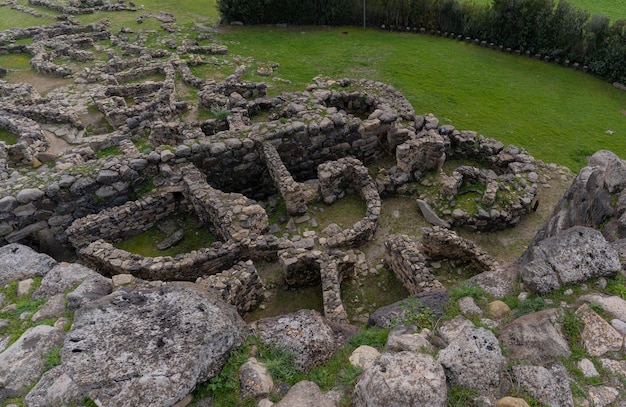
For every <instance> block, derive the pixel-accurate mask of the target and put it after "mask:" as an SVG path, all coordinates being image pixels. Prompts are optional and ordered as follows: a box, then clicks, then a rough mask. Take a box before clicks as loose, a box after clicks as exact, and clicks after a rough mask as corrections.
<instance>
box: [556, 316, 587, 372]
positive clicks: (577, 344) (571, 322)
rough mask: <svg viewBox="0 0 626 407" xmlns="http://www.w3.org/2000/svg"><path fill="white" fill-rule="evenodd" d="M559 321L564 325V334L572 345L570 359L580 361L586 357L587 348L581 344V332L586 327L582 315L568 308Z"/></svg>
mask: <svg viewBox="0 0 626 407" xmlns="http://www.w3.org/2000/svg"><path fill="white" fill-rule="evenodd" d="M559 322H560V323H561V325H562V326H563V334H564V335H565V338H567V341H568V343H569V346H570V350H571V351H572V355H571V356H570V357H569V360H571V361H574V362H578V361H580V360H581V359H582V358H584V357H585V350H584V349H583V347H582V345H581V339H580V334H581V333H582V331H583V328H584V327H585V324H584V323H583V321H582V319H581V318H580V316H578V315H576V313H575V312H574V311H573V310H570V309H567V310H565V313H564V314H563V316H562V317H561V318H560V319H559Z"/></svg>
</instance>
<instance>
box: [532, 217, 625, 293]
mask: <svg viewBox="0 0 626 407" xmlns="http://www.w3.org/2000/svg"><path fill="white" fill-rule="evenodd" d="M620 269H621V265H620V262H619V256H618V254H617V252H616V251H615V249H614V248H613V247H612V246H611V245H610V244H609V243H608V242H607V241H606V239H605V238H604V237H603V236H602V234H601V233H600V232H599V231H598V230H595V229H592V228H588V227H584V226H575V227H572V228H569V229H567V230H565V231H563V232H561V233H560V234H559V235H557V236H554V237H550V238H547V239H545V240H542V241H541V242H539V244H537V245H536V246H533V247H531V248H529V249H528V251H527V252H526V253H525V255H524V256H523V257H522V259H521V276H522V280H523V281H524V284H526V286H527V287H528V288H529V289H530V290H532V291H535V292H539V293H547V292H550V291H553V290H556V289H558V288H559V287H561V285H564V284H574V283H581V282H584V281H587V280H588V279H590V278H593V277H601V276H613V275H615V274H616V273H617V272H618V271H619V270H620Z"/></svg>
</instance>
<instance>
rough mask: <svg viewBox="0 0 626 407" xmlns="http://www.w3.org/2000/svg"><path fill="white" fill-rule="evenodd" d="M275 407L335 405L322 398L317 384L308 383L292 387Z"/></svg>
mask: <svg viewBox="0 0 626 407" xmlns="http://www.w3.org/2000/svg"><path fill="white" fill-rule="evenodd" d="M274 406H275V407H302V406H307V407H335V403H333V402H332V401H331V400H329V399H327V398H326V397H324V395H323V394H322V392H321V390H320V388H319V387H318V385H317V384H315V383H313V382H309V381H302V382H298V383H296V384H294V385H293V387H292V388H291V389H289V392H288V393H287V394H286V395H285V397H283V399H282V400H281V401H280V402H278V403H276V404H274Z"/></svg>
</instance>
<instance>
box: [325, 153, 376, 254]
mask: <svg viewBox="0 0 626 407" xmlns="http://www.w3.org/2000/svg"><path fill="white" fill-rule="evenodd" d="M317 171H318V180H319V189H320V194H321V195H322V199H323V200H324V202H326V203H328V204H331V203H333V202H334V201H335V200H336V199H337V198H341V197H343V196H345V195H346V193H358V194H359V195H360V196H361V197H362V198H363V200H365V207H366V209H365V216H364V217H363V219H361V220H360V221H358V222H357V223H355V224H354V225H352V227H351V228H348V229H345V230H342V231H341V232H339V233H332V234H330V235H329V236H328V239H327V241H326V245H327V246H329V247H338V246H346V245H349V246H357V247H358V246H360V245H361V244H363V243H365V242H367V241H368V240H370V239H371V238H372V236H373V235H374V232H375V231H376V228H377V227H378V220H379V216H380V206H381V201H380V195H379V194H378V190H377V188H376V184H374V181H373V180H372V178H371V177H370V176H369V173H368V172H367V168H365V167H364V166H363V165H362V164H361V162H360V161H359V160H357V159H354V158H350V157H346V158H341V159H339V160H337V161H330V162H327V163H324V164H321V165H320V166H319V167H318V169H317Z"/></svg>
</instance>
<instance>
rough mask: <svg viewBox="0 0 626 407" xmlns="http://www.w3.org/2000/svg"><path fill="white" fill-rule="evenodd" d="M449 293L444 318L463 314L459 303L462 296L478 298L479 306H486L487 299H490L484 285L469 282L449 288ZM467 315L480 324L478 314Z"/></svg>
mask: <svg viewBox="0 0 626 407" xmlns="http://www.w3.org/2000/svg"><path fill="white" fill-rule="evenodd" d="M448 295H449V296H450V299H449V300H448V304H447V305H446V309H445V311H444V315H443V319H445V320H448V319H453V318H454V317H456V316H457V315H461V307H460V305H459V300H460V299H461V298H464V297H472V298H473V299H474V300H476V304H477V305H478V306H479V307H484V306H486V304H487V301H489V299H490V296H489V295H488V294H487V293H486V292H485V290H484V289H483V288H482V287H479V286H475V285H471V284H467V283H461V284H459V285H457V286H454V287H452V288H451V289H450V290H448ZM467 317H468V318H469V319H470V320H471V321H472V322H474V323H475V324H479V319H478V315H467Z"/></svg>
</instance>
